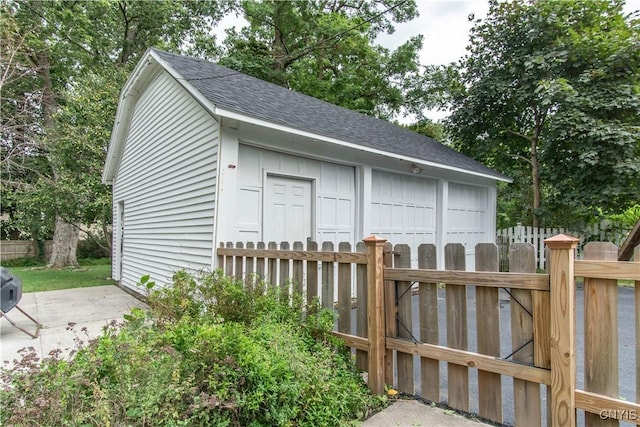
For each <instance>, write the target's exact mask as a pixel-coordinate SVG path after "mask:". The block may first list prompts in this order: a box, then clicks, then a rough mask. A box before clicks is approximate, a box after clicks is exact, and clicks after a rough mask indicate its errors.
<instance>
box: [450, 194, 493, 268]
mask: <svg viewBox="0 0 640 427" xmlns="http://www.w3.org/2000/svg"><path fill="white" fill-rule="evenodd" d="M490 202H493V203H495V201H492V200H490V193H489V189H488V188H487V187H479V186H474V185H466V184H459V183H453V182H450V183H449V198H448V203H447V227H446V243H461V244H462V245H464V247H465V254H466V268H467V270H475V247H476V245H477V244H478V243H486V242H493V239H494V235H495V231H493V232H492V231H491V230H492V229H493V228H492V224H491V222H492V221H493V218H492V217H490V211H491V209H490V205H489V203H490ZM489 233H491V234H489Z"/></svg>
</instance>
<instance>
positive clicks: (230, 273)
mask: <svg viewBox="0 0 640 427" xmlns="http://www.w3.org/2000/svg"><path fill="white" fill-rule="evenodd" d="M227 248H233V243H231V242H227ZM225 263H226V264H225V267H224V269H225V273H227V276H228V277H233V257H232V256H228V257H226V258H225Z"/></svg>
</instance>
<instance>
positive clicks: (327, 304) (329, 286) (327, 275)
mask: <svg viewBox="0 0 640 427" xmlns="http://www.w3.org/2000/svg"><path fill="white" fill-rule="evenodd" d="M322 252H333V243H332V242H323V243H322ZM333 283H334V282H333V262H323V263H322V306H323V307H324V308H328V309H330V310H333V301H334V299H333Z"/></svg>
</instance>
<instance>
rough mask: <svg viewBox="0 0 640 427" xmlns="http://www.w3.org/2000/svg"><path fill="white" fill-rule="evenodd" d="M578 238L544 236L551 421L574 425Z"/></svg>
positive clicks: (558, 424)
mask: <svg viewBox="0 0 640 427" xmlns="http://www.w3.org/2000/svg"><path fill="white" fill-rule="evenodd" d="M578 241H579V240H578V239H576V238H575V237H571V236H566V235H564V234H559V235H557V236H554V237H551V238H549V239H546V240H545V241H544V242H545V243H546V244H547V246H548V247H549V249H550V250H551V251H550V263H551V266H550V267H551V268H550V277H549V280H550V288H551V289H550V291H551V407H552V410H551V425H553V426H568V427H574V426H575V425H576V396H575V389H576V354H575V349H576V305H575V303H576V286H575V280H574V258H575V249H576V246H577V244H578Z"/></svg>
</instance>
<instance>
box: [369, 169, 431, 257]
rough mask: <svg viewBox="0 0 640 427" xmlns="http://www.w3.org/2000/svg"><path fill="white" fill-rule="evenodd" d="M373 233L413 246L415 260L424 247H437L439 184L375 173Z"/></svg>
mask: <svg viewBox="0 0 640 427" xmlns="http://www.w3.org/2000/svg"><path fill="white" fill-rule="evenodd" d="M371 184H372V193H371V232H372V233H374V234H376V235H379V236H381V237H384V238H385V239H387V240H388V241H390V242H391V243H393V244H399V243H406V244H408V245H409V246H411V253H412V258H413V259H414V260H415V259H417V248H418V246H419V245H420V244H422V243H435V235H436V195H437V183H436V181H435V180H431V179H424V178H416V177H412V176H406V175H396V174H390V173H385V172H376V171H374V172H373V175H372V182H371Z"/></svg>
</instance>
